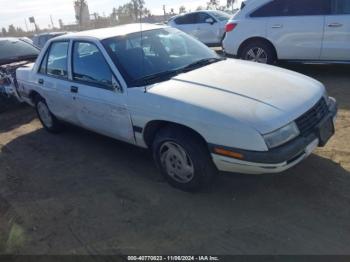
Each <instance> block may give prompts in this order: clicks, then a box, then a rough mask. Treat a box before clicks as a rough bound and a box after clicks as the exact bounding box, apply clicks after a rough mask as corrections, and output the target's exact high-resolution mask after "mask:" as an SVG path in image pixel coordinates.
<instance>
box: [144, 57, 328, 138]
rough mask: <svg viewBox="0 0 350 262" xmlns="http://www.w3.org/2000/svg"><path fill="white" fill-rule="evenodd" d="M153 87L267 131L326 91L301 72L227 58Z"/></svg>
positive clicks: (159, 94) (152, 90)
mask: <svg viewBox="0 0 350 262" xmlns="http://www.w3.org/2000/svg"><path fill="white" fill-rule="evenodd" d="M148 92H149V93H153V94H155V95H157V97H166V98H167V99H172V100H177V101H181V102H182V103H185V104H187V105H191V106H195V107H197V108H202V109H205V111H210V112H216V113H218V114H220V115H224V116H225V117H227V116H228V117H229V118H230V119H234V120H236V121H240V122H244V123H245V124H247V125H249V126H250V127H252V128H254V129H255V130H257V131H258V132H260V133H262V134H266V133H269V132H271V131H274V130H276V129H278V128H280V127H282V126H284V125H286V124H288V123H290V122H292V121H294V120H295V119H297V118H298V117H299V116H301V115H302V114H303V113H305V112H306V111H307V110H308V109H310V108H311V107H312V106H313V105H315V104H316V103H317V101H319V100H320V98H321V97H322V96H323V94H324V92H325V90H324V86H323V85H322V84H321V83H320V82H318V81H316V80H314V79H312V78H309V77H307V76H304V75H302V74H298V73H295V72H292V71H289V70H285V69H281V68H278V67H274V66H268V65H262V64H258V63H253V62H246V61H242V60H236V59H227V60H224V61H221V62H217V63H214V64H211V65H208V66H205V67H202V68H199V69H197V70H194V71H191V72H188V73H184V74H180V75H178V76H176V77H174V78H172V79H171V80H169V81H166V82H162V83H159V84H155V85H153V86H151V87H149V89H148ZM185 108H186V107H184V109H183V110H184V111H186V109H185ZM177 113H179V114H182V115H183V117H186V116H190V115H191V112H188V111H187V112H180V111H178V112H177ZM226 119H227V118H226ZM208 121H211V120H210V119H209V120H208Z"/></svg>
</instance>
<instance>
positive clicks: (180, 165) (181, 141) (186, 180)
mask: <svg viewBox="0 0 350 262" xmlns="http://www.w3.org/2000/svg"><path fill="white" fill-rule="evenodd" d="M152 150H153V157H154V160H155V162H156V164H157V166H158V168H159V169H160V171H161V173H162V174H163V176H164V177H165V179H166V180H167V181H168V183H169V184H170V185H172V186H173V187H175V188H178V189H181V190H183V191H187V192H193V191H197V190H199V189H201V188H204V187H207V186H208V185H210V184H211V182H212V181H213V179H214V177H215V176H216V174H217V170H216V168H215V166H214V163H213V161H212V159H211V157H210V154H209V150H208V148H207V146H206V145H205V143H204V142H203V141H202V140H201V139H199V138H198V137H197V135H196V134H193V133H192V132H191V131H188V130H187V129H185V128H180V127H176V126H175V127H174V126H169V127H165V128H163V129H161V130H160V131H159V133H158V134H157V135H156V137H155V140H154V142H153V147H152Z"/></svg>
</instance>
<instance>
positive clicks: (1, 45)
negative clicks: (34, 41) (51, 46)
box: [0, 39, 39, 60]
mask: <svg viewBox="0 0 350 262" xmlns="http://www.w3.org/2000/svg"><path fill="white" fill-rule="evenodd" d="M38 54H39V50H38V49H37V48H36V47H34V46H32V45H31V44H29V43H27V42H24V41H22V40H17V39H5V40H0V60H15V59H16V58H20V57H34V56H38Z"/></svg>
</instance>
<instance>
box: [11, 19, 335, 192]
mask: <svg viewBox="0 0 350 262" xmlns="http://www.w3.org/2000/svg"><path fill="white" fill-rule="evenodd" d="M141 28H142V29H143V31H140V29H141ZM17 81H18V83H19V90H20V92H21V95H22V96H23V97H25V99H26V101H27V102H28V103H29V104H31V105H33V106H35V107H36V111H37V113H38V117H39V119H40V121H41V122H42V124H43V126H44V127H45V128H46V129H47V130H48V131H49V132H53V133H56V132H59V131H61V128H62V124H61V123H62V121H65V122H69V123H72V124H75V125H78V126H81V127H83V128H86V129H89V130H92V131H95V132H97V133H100V134H103V135H106V136H109V137H112V138H115V139H119V140H122V141H125V142H127V143H130V144H134V145H136V146H139V147H143V148H149V149H151V150H152V152H153V156H154V159H155V162H156V163H157V166H158V167H159V168H160V170H161V172H162V173H163V174H164V176H165V178H166V179H167V180H168V181H169V182H170V184H172V185H174V186H175V187H178V188H180V189H183V190H194V189H197V188H199V187H201V186H203V185H206V184H208V183H210V181H211V180H212V178H213V177H214V176H215V174H216V170H217V169H218V170H221V171H227V172H240V173H248V174H261V173H277V172H282V171H284V170H286V169H288V168H291V167H292V166H294V165H296V164H298V163H299V162H301V161H302V160H303V159H305V158H306V157H307V156H308V155H310V154H311V153H312V151H313V150H314V149H315V148H316V147H318V146H324V145H325V144H326V143H327V141H328V140H329V139H330V138H331V137H332V136H333V134H334V124H333V123H334V121H335V117H336V114H337V106H336V101H335V100H334V99H333V98H329V97H328V95H327V93H326V90H325V88H324V86H323V85H322V84H321V83H320V82H318V81H316V80H313V79H311V78H309V77H306V76H304V75H301V74H298V73H295V72H291V71H287V70H284V69H280V68H277V67H273V66H268V65H260V64H256V63H250V62H246V61H241V60H236V59H225V58H221V57H219V56H218V55H217V54H216V53H215V52H214V51H212V50H211V49H210V48H208V47H207V46H205V45H204V44H202V43H201V42H199V41H197V40H195V39H194V38H192V37H191V36H189V35H187V34H185V33H183V32H181V31H179V30H177V29H175V28H171V27H164V26H156V25H149V24H142V25H141V26H140V24H131V25H124V26H119V27H114V28H106V29H99V30H93V31H86V32H80V33H76V34H71V35H66V36H61V37H58V38H55V39H52V40H50V43H48V44H47V45H46V46H45V48H44V49H43V50H42V52H41V54H40V56H39V58H38V60H37V62H36V63H35V65H33V66H32V67H27V68H19V69H17ZM115 157H118V156H115ZM133 161H137V159H134V160H133ZM86 164H87V165H88V164H89V163H86Z"/></svg>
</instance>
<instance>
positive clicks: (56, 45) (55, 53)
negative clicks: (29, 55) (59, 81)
mask: <svg viewBox="0 0 350 262" xmlns="http://www.w3.org/2000/svg"><path fill="white" fill-rule="evenodd" d="M68 46H69V43H68V42H53V43H52V44H51V47H50V51H49V55H48V59H47V69H46V71H47V74H48V75H52V76H58V77H63V78H67V77H68V70H67V68H68V66H67V61H68V59H67V57H68Z"/></svg>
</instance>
